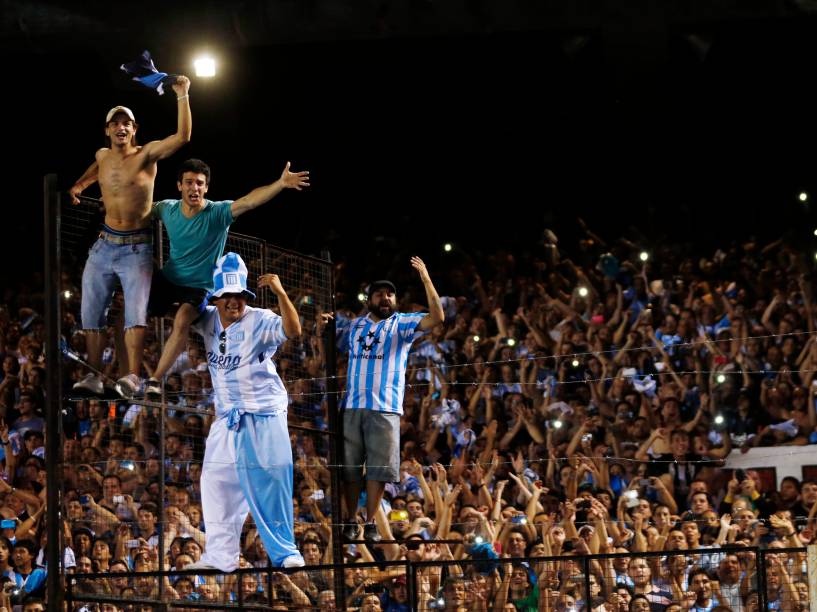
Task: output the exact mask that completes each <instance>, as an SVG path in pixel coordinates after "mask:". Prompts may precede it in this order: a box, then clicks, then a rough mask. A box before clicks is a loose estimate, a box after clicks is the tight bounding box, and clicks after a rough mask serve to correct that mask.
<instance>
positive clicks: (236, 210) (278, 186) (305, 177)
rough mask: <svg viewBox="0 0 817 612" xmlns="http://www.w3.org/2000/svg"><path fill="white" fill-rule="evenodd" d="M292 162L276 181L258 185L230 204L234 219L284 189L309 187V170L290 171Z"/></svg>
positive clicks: (264, 202)
mask: <svg viewBox="0 0 817 612" xmlns="http://www.w3.org/2000/svg"><path fill="white" fill-rule="evenodd" d="M289 165H290V163H289V162H287V165H286V166H285V167H284V171H283V172H282V173H281V176H280V178H279V179H278V180H277V181H275V182H274V183H270V184H269V185H264V186H263V187H257V188H256V189H253V190H252V191H251V192H250V193H248V194H247V195H245V196H244V197H243V198H239V199H237V200H236V201H235V202H233V203H232V206H230V212H232V214H233V219H236V218H238V217H239V216H241V215H243V214H244V213H245V212H247V211H248V210H252V209H253V208H258V207H259V206H261V205H262V204H266V203H267V202H269V201H270V200H271V199H272V198H274V197H275V196H277V195H278V194H279V193H281V192H282V191H283V190H284V189H295V190H297V191H301V190H302V189H303V188H304V187H309V171H307V170H303V171H301V172H290V171H289Z"/></svg>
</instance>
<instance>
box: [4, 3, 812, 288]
mask: <svg viewBox="0 0 817 612" xmlns="http://www.w3.org/2000/svg"><path fill="white" fill-rule="evenodd" d="M731 4H732V3H726V2H724V3H721V2H711V3H707V5H706V6H705V7H703V6H698V5H697V4H695V3H685V2H680V1H678V2H658V1H655V2H653V1H652V0H626V1H625V0H622V1H621V2H616V1H612V0H611V1H608V2H592V1H586V2H567V1H565V2H558V1H556V0H552V1H550V2H526V1H522V0H519V1H516V2H508V3H501V4H493V3H490V2H480V1H478V0H468V1H466V2H464V3H455V4H450V5H446V4H444V3H437V2H426V1H424V0H411V1H406V2H355V3H352V2H346V1H344V0H326V1H321V0H310V1H305V2H288V1H286V2H285V1H276V2H236V3H219V2H198V3H190V2H173V3H159V2H151V1H148V2H140V3H136V2H129V1H125V2H120V3H117V5H116V6H113V5H102V4H101V3H96V2H91V3H85V4H83V5H82V7H81V8H79V7H77V6H76V5H74V4H73V3H68V2H34V3H31V2H27V3H15V2H5V3H4V4H3V7H4V9H3V22H2V32H3V37H2V42H1V43H0V49H2V51H3V56H4V61H3V64H4V69H3V72H4V77H5V78H4V87H3V95H2V111H3V112H2V116H3V118H4V121H3V133H4V134H3V135H4V139H3V141H4V144H5V154H4V165H5V170H4V172H3V185H4V187H5V190H4V191H5V193H4V198H5V202H4V204H5V221H4V223H3V234H4V240H3V242H4V244H5V245H6V249H7V261H8V255H9V254H11V255H13V256H14V257H15V265H13V266H9V265H8V264H7V266H6V271H7V273H8V274H9V277H10V279H11V280H19V279H26V278H29V275H30V272H31V271H36V270H39V269H41V266H42V261H41V260H42V256H41V250H42V238H41V236H42V229H41V226H42V212H41V209H42V196H41V194H42V176H43V175H44V174H46V173H49V172H56V173H58V174H59V177H60V184H61V187H63V188H65V189H67V188H68V187H70V185H71V184H72V183H73V181H74V180H75V179H76V178H77V177H78V176H79V175H80V174H81V173H82V172H83V171H84V169H85V168H86V167H87V166H88V164H89V163H90V162H91V161H92V160H93V154H94V151H95V150H96V149H97V148H99V147H100V146H102V144H103V127H104V126H103V120H104V116H105V113H106V112H107V111H108V109H110V108H111V107H112V106H114V105H117V104H124V105H126V106H129V107H131V108H132V109H133V110H134V113H135V114H136V119H137V121H138V122H139V124H140V129H139V137H140V140H141V141H142V142H145V141H146V140H151V139H156V138H162V137H164V136H166V135H168V134H170V133H172V132H173V131H175V117H176V112H175V99H174V96H173V94H172V92H170V94H168V95H165V96H164V97H159V96H158V95H156V93H155V92H152V91H149V90H147V89H140V88H139V87H138V86H136V85H135V84H133V83H131V82H129V81H128V78H127V76H126V75H125V74H124V73H122V72H121V71H119V70H118V67H119V65H120V64H121V63H123V62H126V61H131V60H132V59H135V58H136V56H137V55H138V54H139V53H140V52H141V50H142V49H143V48H147V49H149V50H150V51H151V52H152V54H153V56H154V58H155V61H156V64H157V66H158V68H159V69H160V70H164V71H166V72H183V73H186V74H189V75H190V76H191V78H192V79H193V84H192V86H191V90H190V95H191V105H192V110H193V137H192V142H191V143H190V144H188V145H187V146H186V147H185V148H184V149H182V150H181V151H180V152H179V153H177V154H176V155H175V156H174V157H173V158H172V159H169V160H165V161H163V162H160V166H159V176H158V179H157V183H156V190H155V197H156V198H157V199H159V198H165V197H174V196H175V194H176V193H177V192H176V188H175V169H176V166H177V165H178V163H179V162H181V161H182V160H183V159H186V158H188V157H200V158H202V159H204V160H205V161H207V162H208V163H210V165H211V166H212V168H213V179H212V183H211V189H210V193H209V194H208V196H209V197H211V198H213V199H227V198H237V197H240V196H241V195H243V194H244V193H246V192H247V191H249V190H250V189H252V188H254V187H256V186H258V185H260V184H263V183H267V182H271V181H272V180H275V179H276V178H277V177H278V176H279V174H280V172H281V169H282V168H283V165H284V163H285V161H286V160H291V161H292V164H293V169H294V170H298V169H309V170H310V171H311V173H312V183H313V187H312V188H311V189H310V190H309V192H304V193H295V192H291V191H290V192H286V193H285V194H283V195H282V196H280V197H279V198H277V199H276V200H274V201H273V202H271V203H269V204H267V205H265V206H264V207H263V208H262V209H259V210H257V211H254V212H253V213H252V214H249V215H246V217H244V218H242V219H241V220H239V221H238V222H237V223H236V224H234V226H233V229H234V230H235V231H238V232H244V233H249V234H254V235H258V236H260V237H262V238H264V239H267V240H269V241H270V242H272V243H275V244H278V245H281V246H284V247H288V248H292V249H297V250H300V251H304V252H307V253H318V252H320V251H321V250H322V249H326V248H328V249H330V250H331V252H332V255H333V257H334V258H335V259H347V260H348V261H349V262H350V267H352V268H356V269H358V270H361V275H364V276H365V275H377V276H380V274H378V265H379V264H380V263H381V262H382V261H383V259H382V257H381V256H382V254H383V253H384V251H385V252H388V253H394V252H395V251H398V250H399V251H406V252H408V251H415V252H417V253H418V254H420V255H421V256H424V257H425V258H426V259H427V260H428V261H429V263H430V265H432V264H433V263H436V262H437V261H438V258H439V257H440V256H442V248H441V245H442V243H443V242H445V241H450V242H453V243H454V244H455V245H456V246H457V248H460V249H465V250H467V251H468V252H477V251H483V252H485V251H491V250H493V249H494V248H495V247H500V246H503V247H508V248H511V249H512V250H513V249H524V248H527V245H530V244H533V243H535V242H536V241H537V240H538V239H539V237H540V236H541V233H542V230H543V228H544V227H551V228H553V229H555V230H556V232H557V233H558V234H559V236H560V238H561V239H562V243H563V244H566V245H567V246H568V248H569V247H570V246H571V245H572V244H573V243H574V242H575V240H574V237H575V236H576V235H577V233H576V231H577V226H576V222H575V219H576V217H577V216H578V215H581V216H582V217H583V218H584V219H585V220H586V221H587V222H588V224H589V225H590V226H591V227H592V228H593V229H595V230H596V231H597V232H598V233H600V234H602V235H603V236H605V237H607V238H611V237H614V236H617V235H619V234H624V233H626V234H628V235H630V236H634V237H639V239H640V241H641V244H643V245H644V247H645V248H656V246H657V245H659V244H661V243H665V242H666V241H674V242H678V243H679V244H685V245H687V247H686V248H687V249H689V250H695V251H697V252H700V253H704V252H709V251H711V249H712V247H713V246H716V245H728V244H729V243H731V242H733V241H744V240H746V239H748V238H749V237H750V236H757V237H758V238H759V239H761V240H772V239H774V238H777V237H779V236H780V235H782V234H784V233H785V232H789V235H790V236H791V237H793V238H794V239H796V240H798V241H799V243H800V244H802V246H803V248H804V249H813V248H815V246H817V245H815V244H814V241H815V240H817V239H815V238H814V236H813V231H814V228H815V227H817V218H815V215H814V214H813V213H812V211H811V207H810V206H809V205H803V204H802V203H800V202H799V201H798V200H797V194H798V193H799V192H800V191H801V190H806V191H812V190H813V191H814V193H813V195H812V198H817V184H815V179H814V166H815V155H814V148H815V147H814V141H815V95H814V94H815V88H814V83H813V81H814V78H815V70H814V68H815V65H817V61H815V60H817V21H815V18H814V17H812V13H811V12H810V10H809V9H810V8H811V7H810V5H808V4H805V3H804V4H795V3H783V2H768V3H764V2H755V3H743V4H745V5H746V6H744V7H743V8H734V7H732V6H731ZM198 49H210V50H211V51H212V52H213V53H214V54H215V55H216V56H217V57H218V59H219V74H218V76H217V77H216V79H213V80H211V81H205V80H202V79H197V78H195V76H193V75H192V66H191V60H192V57H193V55H194V53H195V51H196V50H198ZM86 193H87V194H88V195H98V190H97V189H96V188H95V187H93V188H91V189H89V190H88V191H87V192H86ZM633 228H637V229H638V232H636V231H635V230H634V229H633ZM385 261H388V260H385ZM406 265H408V263H407V262H406Z"/></svg>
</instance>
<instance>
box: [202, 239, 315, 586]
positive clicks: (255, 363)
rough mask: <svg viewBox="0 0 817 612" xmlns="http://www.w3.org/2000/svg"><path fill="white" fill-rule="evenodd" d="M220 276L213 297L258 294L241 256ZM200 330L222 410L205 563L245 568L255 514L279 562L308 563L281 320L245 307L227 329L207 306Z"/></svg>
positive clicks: (209, 489)
mask: <svg viewBox="0 0 817 612" xmlns="http://www.w3.org/2000/svg"><path fill="white" fill-rule="evenodd" d="M214 281H215V290H214V291H213V294H212V297H220V296H221V295H222V294H224V293H245V294H249V295H251V296H252V297H253V298H254V297H255V295H254V294H252V293H251V292H249V291H247V289H246V287H247V268H246V266H245V265H244V262H243V261H242V260H241V258H240V257H239V256H238V255H236V254H235V253H227V254H225V255H224V256H223V257H222V258H221V259H219V261H218V264H217V265H216V269H215V272H214ZM193 329H195V330H196V332H198V333H199V334H201V336H202V337H203V338H204V346H205V351H206V355H207V361H208V365H209V369H210V376H211V378H212V380H213V397H214V399H215V408H216V421H215V422H214V423H213V425H212V426H211V427H210V433H209V435H208V436H207V447H206V450H205V453H204V463H203V466H202V476H201V501H202V511H203V514H204V523H205V525H207V542H206V547H205V551H204V554H203V555H202V558H201V563H202V564H206V565H212V566H213V567H216V568H218V569H220V570H222V571H225V572H230V571H233V570H235V569H236V568H237V567H238V558H239V548H240V538H241V529H242V527H243V525H244V521H245V519H246V518H247V512H248V511H249V512H251V513H252V516H253V519H254V520H255V524H256V527H257V529H258V533H259V535H260V536H261V540H262V541H263V542H264V548H265V549H266V551H267V554H268V555H269V558H270V561H271V562H272V564H273V565H274V566H281V565H284V561H285V560H287V565H290V564H296V563H298V562H299V564H301V565H302V564H303V559H302V557H301V554H300V552H298V549H297V548H296V546H295V538H294V534H293V511H292V449H291V447H290V443H289V432H288V430H287V404H288V399H287V392H286V388H285V387H284V384H283V382H282V381H281V378H280V377H279V376H278V372H277V371H276V369H275V364H274V363H273V361H272V356H273V355H274V354H275V351H276V350H277V348H278V347H279V346H280V345H282V344H283V343H284V342H286V340H287V337H286V335H285V334H284V329H283V323H282V319H281V317H280V316H279V315H277V314H275V313H273V312H271V311H269V310H265V309H261V308H252V307H250V306H246V307H245V308H244V313H243V315H242V316H241V318H240V319H239V320H238V321H235V322H234V323H232V324H230V325H229V326H228V327H227V328H226V329H224V328H222V324H221V319H220V318H219V315H218V311H217V309H216V308H215V307H213V306H208V307H207V308H206V310H205V312H204V313H203V314H202V316H201V317H200V318H199V319H198V320H197V321H196V323H195V324H194V326H193Z"/></svg>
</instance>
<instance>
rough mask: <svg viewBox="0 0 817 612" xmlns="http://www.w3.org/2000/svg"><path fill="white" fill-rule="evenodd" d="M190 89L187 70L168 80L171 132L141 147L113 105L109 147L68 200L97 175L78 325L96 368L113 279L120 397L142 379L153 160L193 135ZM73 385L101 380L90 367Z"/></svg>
mask: <svg viewBox="0 0 817 612" xmlns="http://www.w3.org/2000/svg"><path fill="white" fill-rule="evenodd" d="M189 89H190V80H189V79H188V78H187V77H185V76H180V77H178V78H177V79H176V82H175V83H174V84H173V91H174V92H176V97H177V100H178V127H177V130H176V133H175V134H173V135H171V136H168V137H167V138H165V139H164V140H154V141H152V142H149V143H147V144H146V145H144V146H138V145H137V144H136V130H137V128H138V126H137V124H136V119H135V118H134V116H133V112H131V110H130V109H129V108H126V107H124V106H115V107H114V108H112V109H111V110H110V111H109V112H108V116H107V117H106V119H105V136H107V138H108V140H109V141H110V148H107V147H106V148H102V149H100V150H99V151H97V152H96V161H95V162H94V163H93V164H91V166H90V167H89V168H88V170H86V171H85V173H84V174H83V175H82V176H81V177H80V178H79V180H78V181H77V182H76V183H75V184H74V186H73V187H72V188H71V190H70V193H71V197H72V201H73V203H74V204H78V203H79V199H78V197H77V196H78V195H79V194H80V193H82V191H83V190H84V189H86V188H87V187H88V186H89V185H92V184H94V183H95V182H97V181H99V188H100V190H101V191H102V199H103V201H104V202H105V224H104V226H103V228H102V231H101V232H100V233H99V240H97V241H96V243H95V244H94V246H93V247H91V251H90V253H89V255H88V261H87V262H86V264H85V270H84V271H83V274H82V327H83V329H84V330H85V333H86V338H87V346H88V363H89V364H90V365H91V366H92V367H94V368H96V369H97V370H99V369H101V367H102V351H103V349H104V347H105V341H106V335H105V328H106V323H107V321H106V311H107V309H108V307H109V306H110V303H111V297H112V294H113V291H114V289H115V287H116V279H117V278H118V279H119V282H120V283H121V284H122V290H123V293H124V297H125V348H126V351H127V363H128V369H129V372H128V373H127V374H126V373H125V372H120V374H123V376H122V378H120V379H119V380H118V381H117V382H118V383H119V384H118V390H119V392H120V393H121V394H122V395H124V396H125V397H131V396H133V395H134V394H135V393H136V392H137V391H138V390H139V388H140V385H141V380H140V378H139V373H140V369H141V366H142V347H143V345H144V338H145V326H146V324H147V303H148V297H149V293H150V283H151V276H152V273H153V245H152V229H151V206H152V203H153V183H154V181H155V180H156V162H157V161H159V160H160V159H165V158H167V157H170V156H171V155H173V153H175V152H176V151H178V150H179V148H181V146H182V145H184V144H185V143H187V142H189V141H190V132H191V130H192V119H191V116H190V98H189V96H188V93H187V92H188V91H189ZM120 363H121V361H120ZM74 389H75V390H78V391H81V392H84V393H90V394H96V395H101V394H102V393H103V386H102V380H101V378H100V377H99V376H98V375H97V374H96V373H94V372H91V373H89V374H88V375H87V376H86V377H85V378H84V379H82V380H81V381H80V382H78V383H77V384H75V385H74Z"/></svg>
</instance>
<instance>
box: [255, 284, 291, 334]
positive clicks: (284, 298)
mask: <svg viewBox="0 0 817 612" xmlns="http://www.w3.org/2000/svg"><path fill="white" fill-rule="evenodd" d="M262 287H269V288H270V290H271V291H272V292H273V293H274V294H275V296H276V297H277V298H278V306H279V307H280V309H281V318H282V319H283V324H284V333H285V334H286V336H287V338H294V337H296V336H300V335H301V319H300V318H299V317H298V311H297V310H295V306H294V305H293V304H292V302H291V301H290V299H289V296H288V295H287V292H286V291H284V287H283V285H281V279H280V278H278V275H277V274H262V275H261V277H260V278H259V279H258V288H259V289H261V288H262Z"/></svg>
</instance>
